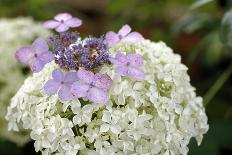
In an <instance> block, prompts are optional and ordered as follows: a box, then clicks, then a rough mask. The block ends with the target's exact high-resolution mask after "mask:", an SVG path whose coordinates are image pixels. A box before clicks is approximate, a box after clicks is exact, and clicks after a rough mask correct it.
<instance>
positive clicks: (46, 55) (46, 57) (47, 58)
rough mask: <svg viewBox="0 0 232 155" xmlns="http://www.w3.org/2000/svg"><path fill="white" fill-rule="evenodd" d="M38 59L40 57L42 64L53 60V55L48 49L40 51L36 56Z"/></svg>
mask: <svg viewBox="0 0 232 155" xmlns="http://www.w3.org/2000/svg"><path fill="white" fill-rule="evenodd" d="M38 59H40V60H41V61H42V62H43V63H44V64H47V63H49V62H51V61H52V60H54V56H53V54H52V52H50V51H48V52H44V53H41V54H40V55H39V56H38Z"/></svg>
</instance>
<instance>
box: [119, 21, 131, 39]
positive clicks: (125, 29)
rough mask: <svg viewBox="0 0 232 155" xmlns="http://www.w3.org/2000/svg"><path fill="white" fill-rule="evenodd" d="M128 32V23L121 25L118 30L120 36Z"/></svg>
mask: <svg viewBox="0 0 232 155" xmlns="http://www.w3.org/2000/svg"><path fill="white" fill-rule="evenodd" d="M130 32H131V27H130V26H129V25H128V24H126V25H123V26H122V28H121V29H120V30H119V31H118V35H120V36H121V37H125V36H126V35H127V34H129V33H130Z"/></svg>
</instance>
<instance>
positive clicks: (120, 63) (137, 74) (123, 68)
mask: <svg viewBox="0 0 232 155" xmlns="http://www.w3.org/2000/svg"><path fill="white" fill-rule="evenodd" d="M110 61H111V62H112V63H113V64H115V65H116V68H115V72H116V73H117V74H119V75H121V76H129V77H131V78H132V79H134V80H143V79H144V72H143V70H142V68H141V66H142V64H143V57H142V56H141V55H139V54H128V55H127V56H126V55H124V54H123V53H122V52H118V53H117V54H116V56H115V58H110Z"/></svg>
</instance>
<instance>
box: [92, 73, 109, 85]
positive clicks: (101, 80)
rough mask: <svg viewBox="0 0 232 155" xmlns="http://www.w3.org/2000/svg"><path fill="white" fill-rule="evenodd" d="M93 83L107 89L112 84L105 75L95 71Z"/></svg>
mask: <svg viewBox="0 0 232 155" xmlns="http://www.w3.org/2000/svg"><path fill="white" fill-rule="evenodd" d="M94 85H95V86H96V87H98V88H101V89H108V88H110V87H111V86H112V80H111V78H110V77H109V76H107V75H102V74H100V73H96V74H95V76H94Z"/></svg>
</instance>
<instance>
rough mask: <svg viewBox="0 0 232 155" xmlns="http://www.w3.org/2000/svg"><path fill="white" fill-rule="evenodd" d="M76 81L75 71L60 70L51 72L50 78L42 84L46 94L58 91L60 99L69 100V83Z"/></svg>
mask: <svg viewBox="0 0 232 155" xmlns="http://www.w3.org/2000/svg"><path fill="white" fill-rule="evenodd" d="M75 81H77V74H76V72H67V73H66V74H64V73H62V72H61V71H60V70H54V71H53V72H52V79H51V80H48V81H47V82H46V84H45V85H44V90H45V93H46V94H47V95H53V94H56V93H58V96H59V98H60V99H61V100H62V101H69V100H71V99H72V98H73V95H72V93H71V90H70V89H71V85H72V84H73V83H74V82H75Z"/></svg>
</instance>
